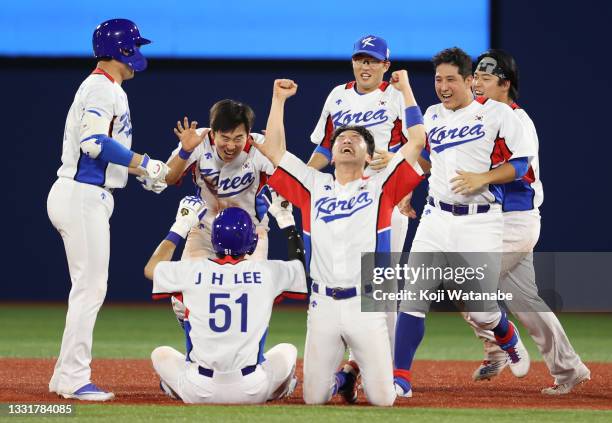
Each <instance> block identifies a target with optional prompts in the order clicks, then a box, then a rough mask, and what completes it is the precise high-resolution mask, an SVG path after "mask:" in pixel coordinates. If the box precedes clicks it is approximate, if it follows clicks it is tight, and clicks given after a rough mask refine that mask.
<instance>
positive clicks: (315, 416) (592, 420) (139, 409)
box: [44, 404, 612, 423]
mask: <svg viewBox="0 0 612 423" xmlns="http://www.w3.org/2000/svg"><path fill="white" fill-rule="evenodd" d="M75 417H76V419H78V421H79V422H81V421H101V420H103V419H113V421H124V420H129V421H130V422H132V423H136V422H145V421H162V420H163V421H173V422H182V421H199V422H205V421H217V422H218V421H222V422H249V423H252V422H255V423H256V422H266V423H267V422H279V423H286V422H289V421H290V422H292V423H298V422H308V423H311V422H312V421H313V420H314V421H325V422H326V423H328V422H329V423H333V422H340V423H346V422H351V421H384V422H409V421H418V422H436V423H441V422H452V423H463V422H465V423H472V422H474V421H494V422H495V423H505V422H508V423H516V422H517V421H521V422H531V421H537V422H559V421H572V422H587V421H588V422H589V423H597V422H609V421H610V420H612V412H610V411H595V410H511V409H510V410H509V409H504V410H494V409H478V410H476V409H440V408H403V407H402V408H386V409H383V408H375V407H337V406H317V407H314V406H299V405H293V406H290V407H286V406H135V405H134V406H131V405H113V406H108V405H80V404H79V405H77V406H76V411H75V416H74V417H69V418H58V417H48V418H45V419H44V420H47V419H49V420H50V421H54V422H59V421H67V422H70V421H73V422H74V421H76V420H75Z"/></svg>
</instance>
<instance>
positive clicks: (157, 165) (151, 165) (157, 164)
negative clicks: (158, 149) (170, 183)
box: [139, 154, 170, 181]
mask: <svg viewBox="0 0 612 423" xmlns="http://www.w3.org/2000/svg"><path fill="white" fill-rule="evenodd" d="M139 167H140V169H142V170H144V176H145V177H147V178H149V179H152V180H153V181H163V180H165V179H166V175H167V174H168V172H169V171H170V168H169V167H168V165H167V164H166V163H164V162H162V161H161V160H153V159H151V158H150V157H149V156H148V155H146V154H145V155H143V158H142V162H141V163H140V166H139Z"/></svg>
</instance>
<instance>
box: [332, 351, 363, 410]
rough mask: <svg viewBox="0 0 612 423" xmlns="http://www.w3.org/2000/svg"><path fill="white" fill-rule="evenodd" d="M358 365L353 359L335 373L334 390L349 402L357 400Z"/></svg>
mask: <svg viewBox="0 0 612 423" xmlns="http://www.w3.org/2000/svg"><path fill="white" fill-rule="evenodd" d="M358 378H359V366H358V365H357V363H356V362H354V361H352V360H351V361H349V362H348V363H346V365H345V366H344V368H343V369H342V370H340V371H339V372H338V373H336V389H335V391H336V392H337V393H338V394H340V396H341V397H342V398H343V399H344V401H346V402H347V403H349V404H354V403H356V402H357V379H358Z"/></svg>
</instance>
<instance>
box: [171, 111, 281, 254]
mask: <svg viewBox="0 0 612 423" xmlns="http://www.w3.org/2000/svg"><path fill="white" fill-rule="evenodd" d="M254 120H255V114H254V113H253V110H252V109H251V108H250V107H249V106H248V105H247V104H244V103H240V102H237V101H234V100H222V101H219V102H217V103H215V104H214V105H213V106H212V108H211V109H210V129H209V128H200V129H196V128H197V122H191V123H189V120H188V119H187V118H185V119H184V120H183V122H177V127H176V128H175V130H174V131H175V133H176V135H177V137H178V138H179V140H180V143H179V145H178V147H177V148H176V149H175V150H174V151H173V152H172V154H171V156H170V158H169V159H168V161H167V164H168V166H169V167H170V172H169V173H168V175H167V176H166V182H167V183H168V184H169V185H173V184H176V183H178V182H179V181H180V180H181V178H182V176H183V175H184V174H185V173H186V170H187V169H190V167H191V168H192V169H193V175H194V182H195V183H196V186H197V190H196V195H197V196H200V197H201V198H202V199H203V200H204V201H206V204H208V207H209V208H210V211H209V213H207V214H206V215H205V216H204V219H203V220H202V222H201V225H199V226H197V227H194V228H193V229H192V230H191V232H190V233H189V236H188V237H187V242H186V244H185V249H184V251H183V256H182V257H183V259H199V258H207V257H211V256H214V251H213V249H212V245H211V244H210V227H211V226H210V225H211V223H212V220H213V218H214V216H215V215H216V214H217V213H218V212H219V211H221V210H223V209H224V208H226V207H230V206H236V207H241V208H242V209H244V210H246V211H248V212H249V214H250V215H251V218H252V219H253V221H254V222H256V224H257V233H258V235H259V242H258V244H257V248H256V249H255V252H254V253H253V256H254V257H253V258H255V259H265V258H267V256H268V237H267V231H268V217H267V216H266V209H267V207H265V206H264V205H266V206H267V204H266V203H264V202H263V194H264V193H265V191H266V190H267V187H266V182H267V180H268V175H271V174H272V172H273V171H274V167H273V166H272V164H271V163H270V161H269V160H268V159H266V158H265V157H264V156H263V155H262V154H261V153H260V152H259V151H257V149H254V148H251V144H252V140H253V139H254V138H263V136H262V135H260V134H251V133H250V131H251V129H252V127H253V122H254ZM262 206H264V207H262Z"/></svg>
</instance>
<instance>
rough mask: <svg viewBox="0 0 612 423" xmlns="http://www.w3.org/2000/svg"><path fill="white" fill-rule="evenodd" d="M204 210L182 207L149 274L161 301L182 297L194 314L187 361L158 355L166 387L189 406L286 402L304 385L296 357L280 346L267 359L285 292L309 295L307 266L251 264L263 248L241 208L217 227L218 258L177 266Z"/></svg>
mask: <svg viewBox="0 0 612 423" xmlns="http://www.w3.org/2000/svg"><path fill="white" fill-rule="evenodd" d="M203 207H204V203H203V202H202V200H201V199H199V198H198V197H186V198H185V199H184V200H183V201H182V202H181V205H180V206H179V211H178V213H177V218H176V223H175V224H174V225H173V226H172V228H171V230H170V233H169V234H168V236H167V237H166V239H165V240H163V241H162V242H161V244H160V245H159V246H158V248H157V249H156V250H155V252H154V253H153V255H152V257H151V258H150V260H149V262H148V263H147V265H146V267H145V276H146V277H147V278H148V279H151V280H153V293H154V294H157V295H164V294H174V293H182V294H183V299H184V302H185V305H186V306H187V308H188V310H189V311H188V315H187V316H186V319H185V327H186V331H185V332H186V334H187V355H186V356H185V355H183V354H181V353H180V352H178V351H177V350H175V349H173V348H171V347H167V346H163V347H158V348H156V349H155V350H153V353H152V354H151V360H152V362H153V367H154V368H155V371H156V372H157V374H158V375H159V377H160V380H161V383H160V386H161V387H162V389H163V390H164V392H166V393H167V394H168V395H169V396H171V397H173V398H176V399H182V400H183V401H184V402H185V403H238V404H246V403H263V402H265V401H268V400H274V399H279V398H283V397H284V396H287V395H289V394H290V393H291V392H292V391H293V389H294V388H295V385H296V383H297V380H296V378H295V375H294V374H295V362H296V358H297V349H296V348H295V346H293V345H291V344H279V345H276V346H274V347H273V348H272V349H270V350H269V351H268V352H267V353H266V354H265V355H264V353H263V347H264V344H265V339H266V334H267V327H268V324H269V321H270V315H271V313H272V304H273V302H274V298H275V297H276V296H277V295H279V294H280V293H281V292H283V291H296V292H306V276H305V273H304V267H303V263H301V262H300V261H298V260H292V261H289V262H283V261H277V260H263V261H250V260H245V259H244V256H245V255H247V254H251V253H252V252H253V250H254V248H255V246H256V245H257V233H256V230H255V225H254V224H253V221H252V220H251V217H250V216H249V214H248V213H247V212H246V211H244V210H242V209H240V208H236V207H230V208H227V209H225V210H223V211H222V212H221V213H219V215H218V216H217V217H216V218H215V220H214V221H213V224H212V229H211V232H212V235H211V238H212V244H213V248H214V250H215V253H216V254H217V258H214V259H212V258H211V259H203V260H198V261H181V262H171V261H170V260H171V258H172V254H173V253H174V250H175V248H176V245H177V244H178V243H179V242H180V239H181V238H184V237H185V236H186V235H187V233H188V232H189V230H190V229H191V228H192V227H193V226H195V225H196V224H198V222H199V217H198V214H200V213H201V211H202V209H203ZM295 250H297V249H295ZM291 258H293V257H291ZM296 258H297V257H296Z"/></svg>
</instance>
